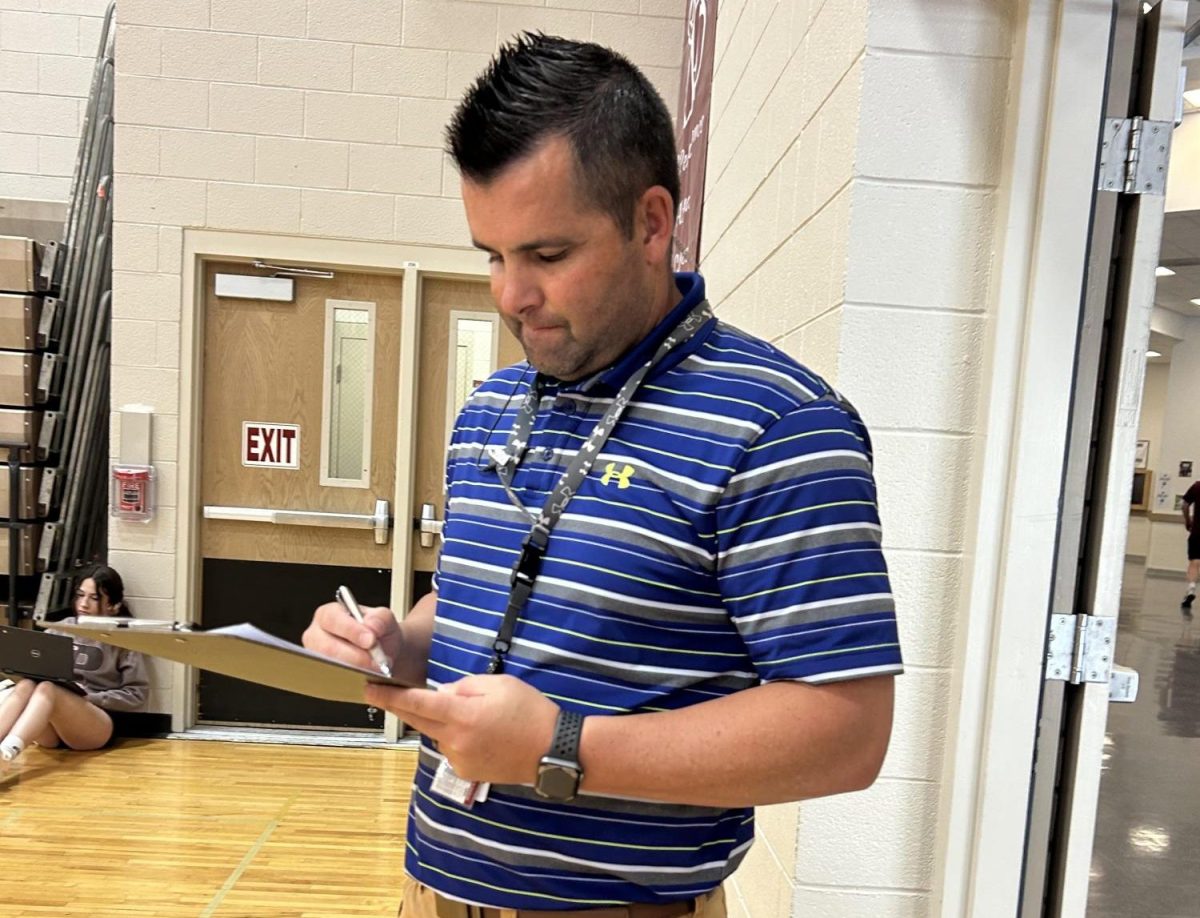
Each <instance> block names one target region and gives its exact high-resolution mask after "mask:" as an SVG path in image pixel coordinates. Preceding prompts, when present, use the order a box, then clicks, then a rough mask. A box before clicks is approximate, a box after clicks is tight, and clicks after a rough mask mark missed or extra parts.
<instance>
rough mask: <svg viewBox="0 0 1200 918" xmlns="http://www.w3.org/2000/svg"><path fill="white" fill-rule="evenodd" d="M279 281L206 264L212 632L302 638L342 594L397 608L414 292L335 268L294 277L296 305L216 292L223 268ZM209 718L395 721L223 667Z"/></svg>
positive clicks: (205, 483)
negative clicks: (402, 345)
mask: <svg viewBox="0 0 1200 918" xmlns="http://www.w3.org/2000/svg"><path fill="white" fill-rule="evenodd" d="M268 273H269V272H267V271H258V270H256V269H254V268H252V267H250V266H248V265H245V264H215V263H210V264H208V265H207V266H206V269H205V275H204V276H205V300H204V370H203V412H202V422H201V423H202V428H201V438H200V442H201V444H202V447H201V449H202V456H201V463H202V466H201V468H202V470H201V502H202V504H203V514H202V515H203V522H202V526H201V538H200V550H201V554H202V579H201V584H202V585H201V590H202V602H201V623H202V624H203V625H204V626H205V627H217V626H220V625H224V624H232V623H236V622H245V621H249V622H253V623H254V624H257V625H259V626H260V627H262V628H264V629H266V630H268V631H270V632H272V633H274V634H278V635H280V636H281V637H285V638H288V639H291V640H299V638H300V635H301V633H302V632H303V630H304V627H305V626H306V625H307V623H308V621H309V619H310V618H311V615H312V611H313V609H314V608H315V607H316V606H317V605H319V604H320V603H322V602H326V601H328V600H330V599H332V597H333V593H334V590H335V589H336V588H337V586H338V585H339V584H345V585H347V586H349V587H350V589H351V590H352V591H354V592H355V594H356V595H357V597H358V599H359V600H360V602H362V603H364V604H369V605H386V604H387V603H388V597H389V593H390V590H391V558H392V545H391V538H390V521H389V516H390V508H391V506H392V504H393V503H394V497H395V491H396V462H395V448H396V446H395V442H396V424H397V405H398V402H399V380H398V366H399V334H400V331H399V330H400V312H401V300H402V292H403V285H402V279H401V278H400V277H399V276H396V275H390V276H389V275H369V274H355V273H349V272H343V271H337V272H336V273H335V275H334V276H333V277H332V278H328V279H326V278H318V277H299V278H296V279H295V288H294V299H293V301H291V302H272V301H267V300H259V299H240V298H230V297H225V296H220V297H219V296H217V295H216V290H215V278H216V275H217V274H236V275H258V276H263V275H266V274H268ZM381 502H386V504H384V503H381ZM372 517H374V518H375V522H374V523H373V522H372ZM198 717H199V719H200V720H201V721H205V722H210V723H212V722H233V723H247V722H248V723H258V724H287V725H305V726H325V727H337V726H340V727H356V728H362V727H380V728H381V727H382V725H383V717H382V714H381V713H380V712H377V711H374V710H368V709H367V708H365V707H364V706H357V705H345V704H337V703H333V702H326V701H321V700H317V699H312V698H308V697H307V696H302V695H294V694H290V693H286V692H279V691H275V690H272V689H267V688H263V687H261V686H254V687H253V689H252V690H250V689H249V687H248V685H247V684H246V683H243V682H238V681H237V680H232V679H229V678H227V677H223V676H218V675H214V674H211V673H201V675H200V693H199V712H198Z"/></svg>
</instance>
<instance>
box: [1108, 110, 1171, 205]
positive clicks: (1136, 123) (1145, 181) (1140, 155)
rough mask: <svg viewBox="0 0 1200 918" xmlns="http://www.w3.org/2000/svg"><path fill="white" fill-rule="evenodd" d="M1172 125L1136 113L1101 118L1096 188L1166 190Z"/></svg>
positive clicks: (1124, 191) (1141, 191) (1129, 191)
mask: <svg viewBox="0 0 1200 918" xmlns="http://www.w3.org/2000/svg"><path fill="white" fill-rule="evenodd" d="M1172 127H1173V125H1172V124H1171V122H1169V121H1148V120H1147V119H1145V118H1143V117H1141V116H1140V115H1138V116H1135V117H1133V118H1108V119H1105V122H1104V138H1103V142H1102V143H1101V145H1100V169H1099V173H1098V176H1097V179H1096V189H1097V190H1098V191H1115V192H1117V193H1118V194H1156V195H1162V194H1166V191H1167V159H1168V157H1169V156H1170V152H1171V129H1172Z"/></svg>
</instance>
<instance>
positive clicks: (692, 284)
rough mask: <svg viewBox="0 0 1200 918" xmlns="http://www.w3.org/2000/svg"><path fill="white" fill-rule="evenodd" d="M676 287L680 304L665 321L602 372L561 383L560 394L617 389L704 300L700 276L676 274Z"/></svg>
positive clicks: (702, 280)
mask: <svg viewBox="0 0 1200 918" xmlns="http://www.w3.org/2000/svg"><path fill="white" fill-rule="evenodd" d="M675 286H676V288H677V289H678V290H679V293H680V296H681V298H680V300H679V302H678V303H677V304H676V305H675V307H674V308H673V309H672V310H671V311H670V312H669V313H667V316H666V318H664V319H663V320H662V321H661V322H659V323H658V324H657V325H656V326H654V329H653V331H651V332H650V334H648V335H647V336H646V337H645V338H643V339H642V340H641V341H639V342H638V343H637V344H635V345H634V346H633V347H632V348H630V349H629V350H628V351H626V352H625V353H624V354H623V355H622V356H620V357H618V358H617V359H616V361H615V362H613V363H611V364H609V366H608V367H606V368H605V369H603V370H600V371H599V372H597V373H593V374H592V375H591V376H588V377H586V378H584V379H581V380H579V381H578V382H575V383H563V384H561V386H562V388H561V390H560V391H576V392H580V393H586V394H599V391H598V390H602V389H611V390H612V391H613V392H616V391H617V390H618V389H620V388H621V386H622V385H623V384H624V382H625V380H627V379H628V378H629V377H630V376H632V375H633V373H634V371H635V370H636V369H637V368H638V367H640V366H641V365H642V364H644V363H645V362H646V361H647V360H649V359H650V358H651V357H653V356H654V352H655V351H656V350H657V349H658V346H659V345H660V344H662V341H663V339H664V338H666V337H667V335H668V334H670V333H671V330H672V329H674V328H675V326H676V325H678V324H679V323H680V322H682V321H683V319H684V317H685V316H686V315H687V314H688V313H689V312H691V311H692V310H693V309H695V308H696V306H698V305H699V304H700V302H701V301H702V300H703V299H704V278H703V277H701V276H700V275H699V274H696V273H693V272H690V271H686V272H678V273H676V275H675ZM677 350H678V348H677ZM594 390H596V391H594Z"/></svg>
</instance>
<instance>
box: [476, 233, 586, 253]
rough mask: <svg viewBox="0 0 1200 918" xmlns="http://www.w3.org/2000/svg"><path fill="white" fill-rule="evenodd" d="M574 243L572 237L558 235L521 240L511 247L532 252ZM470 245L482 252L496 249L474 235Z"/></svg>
mask: <svg viewBox="0 0 1200 918" xmlns="http://www.w3.org/2000/svg"><path fill="white" fill-rule="evenodd" d="M575 244H576V241H575V240H574V239H568V238H567V237H565V236H560V237H557V238H550V239H534V240H531V241H530V242H522V243H521V244H520V245H519V246H516V247H515V248H514V249H513V251H514V252H533V251H536V250H537V249H562V248H566V247H568V246H572V245H575ZM471 245H473V246H475V248H477V249H480V250H482V251H484V252H493V253H494V252H495V251H496V250H495V249H493V248H492V247H491V246H489V245H485V244H484V243H482V242H480V241H479V240H478V239H475V238H474V237H472V238H471Z"/></svg>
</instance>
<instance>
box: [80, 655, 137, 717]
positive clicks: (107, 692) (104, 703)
mask: <svg viewBox="0 0 1200 918" xmlns="http://www.w3.org/2000/svg"><path fill="white" fill-rule="evenodd" d="M117 672H118V673H120V675H121V684H120V686H118V687H117V688H112V689H103V690H101V691H98V692H88V693H87V700H88V701H90V702H91V703H92V704H94V705H95V706H96V707H98V708H104V709H105V710H106V711H136V710H137V709H138V708H140V707H142V706H143V705H144V704H145V703H146V698H147V696H148V695H149V693H150V680H149V679H148V678H147V676H146V660H145V658H144V657H143V656H142V655H141V654H140V653H137V652H136V651H132V650H124V651H122V652H121V654H120V656H119V657H118V658H117Z"/></svg>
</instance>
